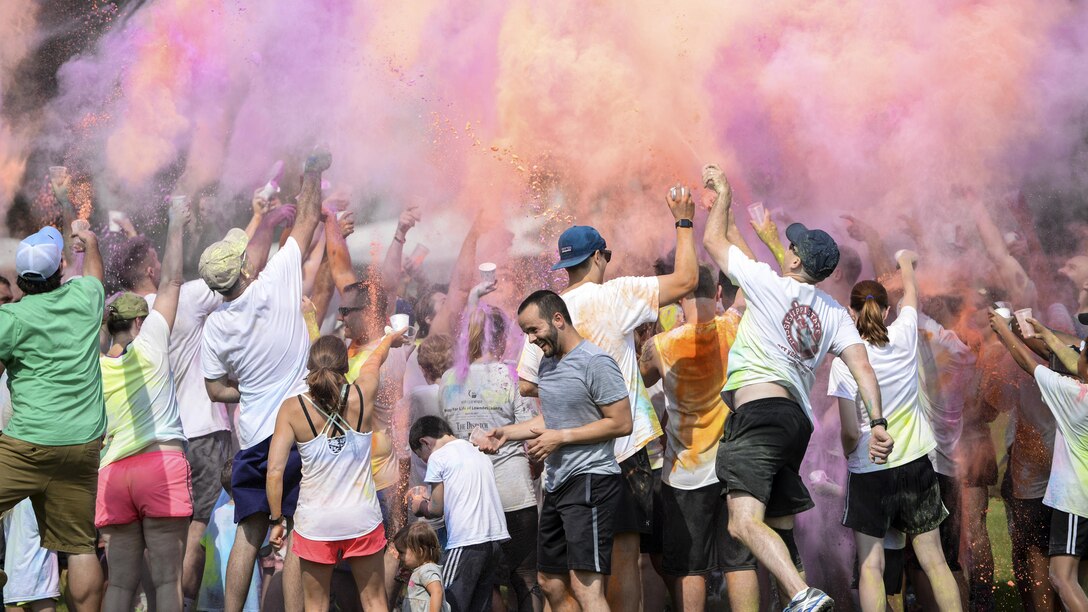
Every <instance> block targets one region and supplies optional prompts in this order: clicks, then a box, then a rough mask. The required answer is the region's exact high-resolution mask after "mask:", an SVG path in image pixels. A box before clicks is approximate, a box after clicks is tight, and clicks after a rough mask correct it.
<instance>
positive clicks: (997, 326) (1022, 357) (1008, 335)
mask: <svg viewBox="0 0 1088 612" xmlns="http://www.w3.org/2000/svg"><path fill="white" fill-rule="evenodd" d="M990 329H992V330H994V332H995V333H997V337H998V338H1000V339H1001V343H1002V344H1004V345H1005V348H1007V349H1009V353H1010V354H1011V355H1012V359H1013V361H1015V362H1016V365H1018V366H1020V369H1021V370H1023V371H1025V372H1027V373H1028V374H1031V375H1034V374H1035V368H1036V366H1038V365H1039V362H1038V361H1035V357H1034V356H1033V354H1032V352H1031V349H1029V348H1028V347H1027V346H1025V345H1024V343H1023V342H1021V341H1020V339H1019V338H1017V337H1016V334H1014V333H1013V331H1012V329H1010V328H1009V326H1008V324H1007V323H1006V320H1005V317H1002V316H1001V315H999V314H997V313H996V312H995V311H994V310H993V309H990ZM1063 365H1064V363H1063ZM1072 371H1073V372H1076V371H1077V366H1076V362H1074V363H1073V370H1072Z"/></svg>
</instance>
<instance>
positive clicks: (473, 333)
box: [468, 304, 506, 363]
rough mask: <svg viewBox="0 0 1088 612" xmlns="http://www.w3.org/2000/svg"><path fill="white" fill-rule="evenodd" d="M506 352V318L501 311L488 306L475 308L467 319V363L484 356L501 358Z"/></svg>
mask: <svg viewBox="0 0 1088 612" xmlns="http://www.w3.org/2000/svg"><path fill="white" fill-rule="evenodd" d="M504 352H506V318H505V317H503V316H502V311H501V310H499V309H498V308H493V307H491V306H488V305H486V304H485V305H483V306H481V307H480V308H477V309H476V310H475V311H473V312H472V314H470V315H469V318H468V361H469V363H471V362H473V361H476V360H477V359H479V358H480V357H483V356H484V354H485V353H486V354H488V355H491V356H492V357H495V358H501V357H502V354H503V353H504Z"/></svg>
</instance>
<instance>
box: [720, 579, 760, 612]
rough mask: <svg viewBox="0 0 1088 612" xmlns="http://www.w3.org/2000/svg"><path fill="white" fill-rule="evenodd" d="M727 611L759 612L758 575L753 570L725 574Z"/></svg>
mask: <svg viewBox="0 0 1088 612" xmlns="http://www.w3.org/2000/svg"><path fill="white" fill-rule="evenodd" d="M725 585H726V589H727V590H728V593H729V609H730V610H732V611H733V612H759V599H760V597H759V574H757V573H756V571H755V570H737V571H732V572H726V573H725Z"/></svg>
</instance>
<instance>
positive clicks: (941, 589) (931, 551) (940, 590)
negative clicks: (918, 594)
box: [911, 529, 962, 612]
mask: <svg viewBox="0 0 1088 612" xmlns="http://www.w3.org/2000/svg"><path fill="white" fill-rule="evenodd" d="M911 545H912V546H913V547H914V554H915V555H916V556H917V557H918V563H919V564H921V566H922V570H923V571H925V573H926V578H928V579H929V584H930V586H931V587H932V588H933V598H934V599H935V600H936V603H937V608H938V609H940V610H952V611H955V612H958V611H959V610H961V609H962V608H961V603H962V602H961V600H960V593H959V589H958V588H957V587H956V579H955V578H953V577H952V571H951V570H949V569H948V563H946V562H945V560H944V551H942V550H941V536H940V532H938V531H937V530H936V529H933V530H931V531H927V532H925V533H922V534H919V535H916V536H914V538H912V539H911Z"/></svg>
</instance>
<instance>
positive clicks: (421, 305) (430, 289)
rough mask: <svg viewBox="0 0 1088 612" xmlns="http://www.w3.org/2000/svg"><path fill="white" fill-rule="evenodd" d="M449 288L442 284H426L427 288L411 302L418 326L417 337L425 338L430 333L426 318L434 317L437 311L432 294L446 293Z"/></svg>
mask: <svg viewBox="0 0 1088 612" xmlns="http://www.w3.org/2000/svg"><path fill="white" fill-rule="evenodd" d="M448 292H449V288H448V287H444V286H442V285H428V286H427V288H426V289H425V290H424V291H423V292H422V293H420V294H419V295H418V296H417V297H416V301H415V303H413V304H412V313H413V314H414V315H415V316H414V317H413V318H414V319H415V321H416V325H418V326H419V333H418V335H417V337H419V338H426V337H427V336H428V335H429V334H430V333H431V324H430V323H428V322H427V319H429V318H432V317H434V315H435V314H437V311H436V310H435V307H434V295H435V294H436V293H448Z"/></svg>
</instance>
